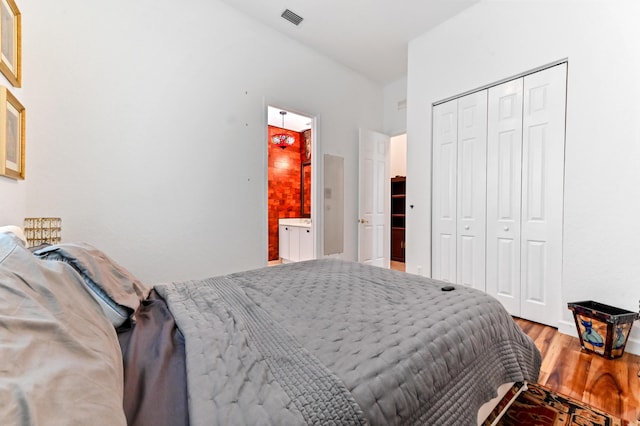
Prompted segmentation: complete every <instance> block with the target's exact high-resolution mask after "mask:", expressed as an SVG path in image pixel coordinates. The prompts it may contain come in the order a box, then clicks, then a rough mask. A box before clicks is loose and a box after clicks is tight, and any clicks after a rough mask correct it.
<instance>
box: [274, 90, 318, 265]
mask: <svg viewBox="0 0 640 426" xmlns="http://www.w3.org/2000/svg"><path fill="white" fill-rule="evenodd" d="M286 105H287V104H286V103H285V102H279V101H276V100H272V99H269V98H266V97H265V98H263V105H262V111H263V114H262V135H263V136H262V141H268V140H269V120H268V108H269V107H273V108H278V109H280V110H282V111H287V112H291V113H294V114H298V115H302V116H305V117H308V118H309V119H310V120H311V230H312V232H313V258H314V259H317V258H318V254H319V253H322V245H321V243H322V241H321V238H319V235H320V232H321V229H320V223H321V222H322V221H321V220H320V219H321V218H320V213H321V212H322V208H321V206H320V198H319V191H318V183H319V181H320V179H319V170H318V168H319V166H318V164H320V163H319V161H318V156H319V155H321V152H322V151H321V149H320V146H319V145H320V142H319V141H320V138H319V137H318V128H319V127H320V126H319V116H318V115H317V114H312V113H309V112H305V111H302V110H300V109H298V108H294V107H291V106H286ZM262 157H263V161H262V165H263V176H264V179H263V181H264V197H263V207H262V211H263V214H264V218H263V223H264V229H265V232H264V235H263V236H262V238H263V243H262V247H263V249H262V251H263V255H262V258H263V259H264V260H263V261H264V265H267V264H268V262H269V144H268V143H266V144H265V143H263V144H262Z"/></svg>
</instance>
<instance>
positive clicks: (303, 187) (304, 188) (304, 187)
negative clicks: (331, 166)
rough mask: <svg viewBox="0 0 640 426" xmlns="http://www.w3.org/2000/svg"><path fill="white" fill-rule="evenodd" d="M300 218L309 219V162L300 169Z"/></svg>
mask: <svg viewBox="0 0 640 426" xmlns="http://www.w3.org/2000/svg"><path fill="white" fill-rule="evenodd" d="M300 217H311V161H306V162H304V163H302V167H300Z"/></svg>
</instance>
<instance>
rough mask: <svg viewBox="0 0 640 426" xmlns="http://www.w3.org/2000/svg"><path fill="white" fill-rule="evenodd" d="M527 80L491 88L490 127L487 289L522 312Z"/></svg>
mask: <svg viewBox="0 0 640 426" xmlns="http://www.w3.org/2000/svg"><path fill="white" fill-rule="evenodd" d="M522 84H523V79H522V78H519V79H517V80H513V81H509V82H507V83H503V84H501V85H499V86H494V87H492V88H490V89H489V100H488V112H487V116H488V124H487V126H488V128H487V293H489V294H491V295H492V296H494V297H496V298H497V299H498V300H500V301H501V302H502V304H503V305H504V306H505V308H506V309H507V311H509V313H510V314H511V315H516V316H520V315H521V313H520V242H521V241H520V222H521V220H520V217H521V215H520V211H521V198H522V190H521V187H522V178H521V170H522V90H523V88H522Z"/></svg>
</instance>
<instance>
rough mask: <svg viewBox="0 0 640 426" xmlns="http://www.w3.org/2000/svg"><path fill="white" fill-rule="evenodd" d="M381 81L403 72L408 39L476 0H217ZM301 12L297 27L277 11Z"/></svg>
mask: <svg viewBox="0 0 640 426" xmlns="http://www.w3.org/2000/svg"><path fill="white" fill-rule="evenodd" d="M222 1H223V2H224V3H226V4H228V5H230V6H232V7H234V8H236V9H237V10H239V11H241V12H243V13H245V14H247V15H249V16H251V17H253V18H255V19H257V20H258V21H260V22H262V23H263V24H265V25H267V26H269V27H271V28H274V29H275V30H277V31H279V32H281V33H283V34H285V35H287V36H289V37H291V38H292V39H294V40H297V41H299V42H300V43H302V44H305V45H307V46H309V47H311V48H313V49H314V50H316V51H318V52H320V53H322V54H324V55H326V56H328V57H330V58H332V59H333V60H335V61H337V62H339V63H341V64H343V65H345V66H347V67H349V68H351V69H353V70H355V71H357V72H358V73H360V74H363V75H364V76H366V77H368V78H369V79H371V80H373V81H374V82H377V83H379V84H383V85H386V84H388V83H391V82H393V81H396V80H398V79H401V78H403V77H405V76H406V75H407V45H408V42H409V41H410V40H411V39H413V38H415V37H417V36H419V35H421V34H423V33H425V32H427V31H429V30H430V29H432V28H434V27H435V26H437V25H438V24H440V23H442V22H444V21H446V20H447V19H449V18H451V17H453V16H454V15H456V14H457V13H459V12H461V11H462V10H464V9H466V8H468V7H470V6H471V5H473V4H475V3H477V2H479V1H480V0H346V1H345V0H322V1H311V0H222ZM286 9H289V10H291V11H292V12H294V13H295V14H297V15H299V16H301V17H302V18H303V21H302V22H301V23H300V25H298V26H296V25H294V24H292V23H291V22H289V21H286V20H285V19H284V18H282V17H281V16H280V15H281V14H282V13H283V12H284V11H285V10H286Z"/></svg>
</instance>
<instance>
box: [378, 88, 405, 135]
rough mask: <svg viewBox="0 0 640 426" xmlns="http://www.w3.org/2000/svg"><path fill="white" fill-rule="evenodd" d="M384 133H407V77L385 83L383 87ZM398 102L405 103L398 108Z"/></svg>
mask: <svg viewBox="0 0 640 426" xmlns="http://www.w3.org/2000/svg"><path fill="white" fill-rule="evenodd" d="M383 93H384V133H385V134H387V135H390V136H397V135H400V134H405V133H407V108H406V102H407V78H406V77H404V78H401V79H399V80H397V81H394V82H392V83H389V84H387V85H386V86H385V87H384V89H383ZM398 103H405V107H404V108H402V107H401V108H398Z"/></svg>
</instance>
